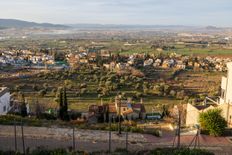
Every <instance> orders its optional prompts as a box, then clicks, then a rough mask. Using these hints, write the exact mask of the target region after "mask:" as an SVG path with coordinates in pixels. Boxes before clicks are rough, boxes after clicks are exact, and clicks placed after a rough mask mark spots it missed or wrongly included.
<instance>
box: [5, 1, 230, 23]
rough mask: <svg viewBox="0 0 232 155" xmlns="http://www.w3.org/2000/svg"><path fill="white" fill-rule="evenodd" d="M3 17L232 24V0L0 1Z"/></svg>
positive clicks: (34, 19) (104, 21)
mask: <svg viewBox="0 0 232 155" xmlns="http://www.w3.org/2000/svg"><path fill="white" fill-rule="evenodd" d="M0 18H14V19H23V20H29V21H35V22H51V23H60V24H62V23H65V24H69V23H99V24H141V25H202V26H203V25H215V26H232V0H0Z"/></svg>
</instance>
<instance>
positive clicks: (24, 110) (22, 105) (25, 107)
mask: <svg viewBox="0 0 232 155" xmlns="http://www.w3.org/2000/svg"><path fill="white" fill-rule="evenodd" d="M20 110H21V116H22V117H26V116H27V106H26V103H25V97H24V94H23V95H22V104H21V108H20Z"/></svg>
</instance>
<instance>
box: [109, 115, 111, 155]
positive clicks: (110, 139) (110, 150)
mask: <svg viewBox="0 0 232 155" xmlns="http://www.w3.org/2000/svg"><path fill="white" fill-rule="evenodd" d="M109 153H111V120H109Z"/></svg>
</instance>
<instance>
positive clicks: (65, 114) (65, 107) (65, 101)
mask: <svg viewBox="0 0 232 155" xmlns="http://www.w3.org/2000/svg"><path fill="white" fill-rule="evenodd" d="M63 112H64V115H63V116H64V117H63V119H64V120H66V121H67V120H69V116H68V101H67V93H66V88H65V87H64V94H63Z"/></svg>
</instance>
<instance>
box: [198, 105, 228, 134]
mask: <svg viewBox="0 0 232 155" xmlns="http://www.w3.org/2000/svg"><path fill="white" fill-rule="evenodd" d="M221 112H222V110H221V109H210V110H208V111H206V112H203V113H201V114H200V116H199V122H200V125H201V128H202V129H203V130H206V131H208V132H209V134H210V135H213V136H220V135H222V134H223V132H224V130H225V127H226V126H227V124H226V120H225V119H224V118H223V117H222V116H221Z"/></svg>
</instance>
